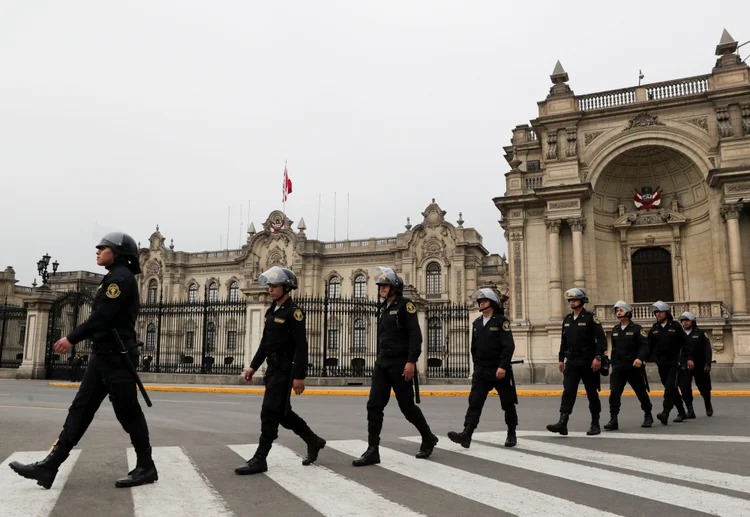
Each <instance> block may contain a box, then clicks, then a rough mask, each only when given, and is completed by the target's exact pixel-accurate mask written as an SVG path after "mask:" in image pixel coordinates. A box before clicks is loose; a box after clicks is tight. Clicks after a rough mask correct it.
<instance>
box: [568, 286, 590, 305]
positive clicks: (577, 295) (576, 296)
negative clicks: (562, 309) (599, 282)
mask: <svg viewBox="0 0 750 517" xmlns="http://www.w3.org/2000/svg"><path fill="white" fill-rule="evenodd" d="M565 299H566V300H567V301H571V300H580V301H581V303H582V304H584V305H585V304H587V303H589V297H588V295H587V294H586V291H584V290H583V289H580V288H578V287H573V288H572V289H568V290H567V291H565Z"/></svg>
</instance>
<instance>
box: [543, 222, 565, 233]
mask: <svg viewBox="0 0 750 517" xmlns="http://www.w3.org/2000/svg"><path fill="white" fill-rule="evenodd" d="M544 224H545V225H546V226H547V231H548V232H549V233H560V225H561V224H562V220H561V219H547V220H546V221H544Z"/></svg>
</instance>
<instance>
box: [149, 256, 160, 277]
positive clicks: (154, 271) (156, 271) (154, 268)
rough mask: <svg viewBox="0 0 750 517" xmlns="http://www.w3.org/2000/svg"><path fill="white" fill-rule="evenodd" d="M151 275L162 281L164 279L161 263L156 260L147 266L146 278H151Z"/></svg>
mask: <svg viewBox="0 0 750 517" xmlns="http://www.w3.org/2000/svg"><path fill="white" fill-rule="evenodd" d="M151 275H153V276H155V277H157V278H159V280H161V278H162V267H161V261H159V260H156V259H154V260H151V261H149V263H148V265H146V276H151Z"/></svg>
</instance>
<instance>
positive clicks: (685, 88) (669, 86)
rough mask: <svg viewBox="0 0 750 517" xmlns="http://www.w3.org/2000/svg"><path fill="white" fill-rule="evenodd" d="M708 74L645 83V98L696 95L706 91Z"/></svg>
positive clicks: (658, 98) (654, 98)
mask: <svg viewBox="0 0 750 517" xmlns="http://www.w3.org/2000/svg"><path fill="white" fill-rule="evenodd" d="M709 77H710V76H708V75H699V76H696V77H687V78H685V79H677V80H675V81H666V82H663V83H655V84H649V85H646V86H645V88H646V100H649V101H659V100H663V99H672V98H675V97H686V96H688V95H697V94H701V93H706V92H707V91H708V78H709Z"/></svg>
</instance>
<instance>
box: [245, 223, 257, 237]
mask: <svg viewBox="0 0 750 517" xmlns="http://www.w3.org/2000/svg"><path fill="white" fill-rule="evenodd" d="M256 233H257V232H256V231H255V223H250V228H248V229H247V234H248V235H255V234H256Z"/></svg>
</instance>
